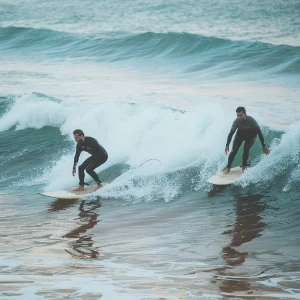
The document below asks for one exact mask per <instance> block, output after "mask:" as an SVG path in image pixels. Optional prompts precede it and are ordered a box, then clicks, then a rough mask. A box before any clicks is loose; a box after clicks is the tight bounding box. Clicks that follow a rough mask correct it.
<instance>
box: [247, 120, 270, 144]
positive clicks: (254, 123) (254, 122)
mask: <svg viewBox="0 0 300 300" xmlns="http://www.w3.org/2000/svg"><path fill="white" fill-rule="evenodd" d="M250 120H251V122H252V124H253V126H254V127H255V129H256V132H257V135H258V137H259V140H260V142H261V145H262V146H263V147H264V146H266V144H265V139H264V137H263V135H262V132H261V129H260V127H259V125H258V123H257V122H256V120H255V119H254V118H252V117H251V118H250Z"/></svg>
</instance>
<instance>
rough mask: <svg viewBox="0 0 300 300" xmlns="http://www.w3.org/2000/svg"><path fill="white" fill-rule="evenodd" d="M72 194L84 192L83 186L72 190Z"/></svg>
mask: <svg viewBox="0 0 300 300" xmlns="http://www.w3.org/2000/svg"><path fill="white" fill-rule="evenodd" d="M73 191H74V192H80V191H84V185H80V186H79V187H78V188H76V189H74V190H73Z"/></svg>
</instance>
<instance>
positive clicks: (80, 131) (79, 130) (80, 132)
mask: <svg viewBox="0 0 300 300" xmlns="http://www.w3.org/2000/svg"><path fill="white" fill-rule="evenodd" d="M73 134H77V135H79V136H84V133H83V131H82V130H81V129H75V130H74V131H73Z"/></svg>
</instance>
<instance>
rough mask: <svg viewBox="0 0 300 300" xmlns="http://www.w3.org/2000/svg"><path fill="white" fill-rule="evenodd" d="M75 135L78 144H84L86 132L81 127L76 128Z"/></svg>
mask: <svg viewBox="0 0 300 300" xmlns="http://www.w3.org/2000/svg"><path fill="white" fill-rule="evenodd" d="M73 136H74V140H75V141H76V143H77V144H82V143H83V142H84V133H83V131H82V130H81V129H75V130H74V131H73Z"/></svg>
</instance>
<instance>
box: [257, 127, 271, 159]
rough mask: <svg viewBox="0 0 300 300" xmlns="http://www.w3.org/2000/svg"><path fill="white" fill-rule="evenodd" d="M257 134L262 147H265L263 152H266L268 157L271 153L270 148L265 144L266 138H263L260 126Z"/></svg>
mask: <svg viewBox="0 0 300 300" xmlns="http://www.w3.org/2000/svg"><path fill="white" fill-rule="evenodd" d="M257 134H258V137H259V140H260V143H261V145H262V147H263V152H264V153H265V154H266V155H268V154H269V153H270V150H269V148H268V147H267V146H266V144H265V139H264V137H263V135H262V132H261V130H260V127H259V126H258V128H257Z"/></svg>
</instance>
